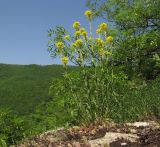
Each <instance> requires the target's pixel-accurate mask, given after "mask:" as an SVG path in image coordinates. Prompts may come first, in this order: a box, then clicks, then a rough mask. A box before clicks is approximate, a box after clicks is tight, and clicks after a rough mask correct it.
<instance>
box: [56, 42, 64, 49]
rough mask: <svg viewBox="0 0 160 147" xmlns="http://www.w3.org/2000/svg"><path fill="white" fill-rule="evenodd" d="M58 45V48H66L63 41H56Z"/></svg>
mask: <svg viewBox="0 0 160 147" xmlns="http://www.w3.org/2000/svg"><path fill="white" fill-rule="evenodd" d="M56 47H57V48H58V49H63V48H64V44H63V42H57V43H56Z"/></svg>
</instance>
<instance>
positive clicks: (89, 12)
mask: <svg viewBox="0 0 160 147" xmlns="http://www.w3.org/2000/svg"><path fill="white" fill-rule="evenodd" d="M84 15H85V16H86V17H87V18H88V19H89V20H91V18H92V16H93V13H92V11H91V10H87V11H85V13H84Z"/></svg>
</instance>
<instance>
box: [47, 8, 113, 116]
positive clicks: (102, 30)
mask: <svg viewBox="0 0 160 147" xmlns="http://www.w3.org/2000/svg"><path fill="white" fill-rule="evenodd" d="M84 14H85V16H86V17H87V18H88V21H89V32H87V29H85V28H84V27H81V23H80V22H79V21H75V22H74V23H73V28H74V31H75V32H74V34H73V35H71V34H69V33H68V32H67V31H66V30H65V29H64V28H63V33H62V32H61V35H59V34H56V33H55V34H56V35H55V36H54V35H53V38H52V37H51V40H53V42H55V40H56V43H55V45H54V43H52V44H49V45H50V46H49V47H51V52H52V53H53V54H54V55H55V57H57V56H59V57H61V61H62V64H63V65H64V66H65V67H66V66H67V65H68V63H69V61H70V62H71V63H74V64H76V65H78V66H80V67H81V68H80V69H82V70H80V72H79V75H80V77H81V80H82V81H83V82H82V85H83V84H84V85H83V86H82V85H81V86H79V90H78V91H76V90H74V88H75V85H74V84H75V81H76V80H77V79H74V81H72V80H71V79H72V78H69V76H65V78H67V82H69V85H70V86H68V87H70V92H71V91H72V92H71V95H72V94H73V95H72V96H73V97H74V99H75V101H76V103H79V104H78V106H79V108H78V109H80V112H82V113H84V111H85V113H86V111H87V113H88V115H89V118H93V117H96V115H98V117H100V116H103V115H106V113H107V107H106V108H105V106H106V105H107V104H106V103H107V99H108V98H109V95H110V94H109V92H107V90H108V89H109V88H111V86H110V84H111V82H112V80H111V81H110V82H108V83H106V81H107V80H106V78H107V77H106V76H108V75H109V73H110V74H111V79H113V75H114V74H113V72H111V71H112V70H108V65H109V64H108V63H109V62H110V61H111V60H112V58H113V37H112V36H111V35H110V34H107V31H108V25H107V24H106V23H101V24H100V25H99V26H98V29H97V30H96V31H95V32H96V33H97V34H98V37H97V36H95V37H93V35H92V33H93V32H92V18H93V12H92V11H91V10H87V11H86V12H85V13H84ZM55 32H56V31H55ZM58 33H60V32H58ZM57 49H58V50H59V49H60V50H61V52H59V51H58V50H57ZM89 67H91V68H89ZM67 75H68V74H67ZM91 83H92V84H91ZM73 91H74V92H73ZM80 94H81V96H80ZM77 95H79V97H82V99H80V98H79V100H78V98H77ZM101 101H102V102H101ZM84 103H87V106H86V105H84ZM101 104H102V106H101ZM93 107H94V109H95V111H96V113H95V111H93V110H92V109H93ZM92 111H93V112H92ZM98 113H99V114H98Z"/></svg>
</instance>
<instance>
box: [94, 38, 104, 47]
mask: <svg viewBox="0 0 160 147" xmlns="http://www.w3.org/2000/svg"><path fill="white" fill-rule="evenodd" d="M96 43H97V45H98V46H99V47H103V46H104V41H103V40H102V39H100V38H97V39H96Z"/></svg>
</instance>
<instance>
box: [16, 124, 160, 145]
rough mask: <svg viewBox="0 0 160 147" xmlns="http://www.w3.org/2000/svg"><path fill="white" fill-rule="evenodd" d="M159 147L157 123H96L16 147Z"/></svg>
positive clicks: (35, 139) (59, 131)
mask: <svg viewBox="0 0 160 147" xmlns="http://www.w3.org/2000/svg"><path fill="white" fill-rule="evenodd" d="M121 146H122V147H142V146H143V147H160V126H159V123H156V122H135V123H127V124H114V123H102V122H96V123H93V124H90V125H88V126H81V127H73V128H70V129H64V128H61V129H58V130H56V131H48V132H45V133H43V134H41V135H39V136H35V137H33V138H31V139H28V140H26V141H24V142H23V143H22V144H21V145H19V146H18V147H121Z"/></svg>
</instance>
